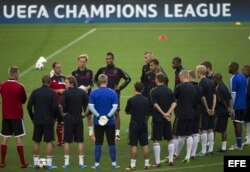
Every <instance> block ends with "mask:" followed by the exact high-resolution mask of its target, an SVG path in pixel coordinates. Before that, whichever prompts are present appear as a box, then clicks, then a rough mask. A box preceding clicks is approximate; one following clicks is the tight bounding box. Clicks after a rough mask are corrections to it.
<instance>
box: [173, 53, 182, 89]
mask: <svg viewBox="0 0 250 172" xmlns="http://www.w3.org/2000/svg"><path fill="white" fill-rule="evenodd" d="M172 68H173V69H175V84H174V88H176V86H177V85H178V84H180V83H181V81H180V77H179V73H180V72H181V71H182V70H183V69H184V68H183V66H182V64H181V58H180V57H174V58H173V60H172Z"/></svg>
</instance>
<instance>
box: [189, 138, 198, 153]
mask: <svg viewBox="0 0 250 172" xmlns="http://www.w3.org/2000/svg"><path fill="white" fill-rule="evenodd" d="M198 143H199V134H193V145H192V151H191V156H195V155H196V151H197V147H198Z"/></svg>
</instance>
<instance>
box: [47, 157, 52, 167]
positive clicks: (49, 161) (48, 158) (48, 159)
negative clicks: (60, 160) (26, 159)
mask: <svg viewBox="0 0 250 172" xmlns="http://www.w3.org/2000/svg"><path fill="white" fill-rule="evenodd" d="M47 165H48V166H52V156H47Z"/></svg>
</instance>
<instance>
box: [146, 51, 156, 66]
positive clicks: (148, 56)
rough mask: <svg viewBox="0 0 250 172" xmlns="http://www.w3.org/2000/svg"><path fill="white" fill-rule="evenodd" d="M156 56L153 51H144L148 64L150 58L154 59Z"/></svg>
mask: <svg viewBox="0 0 250 172" xmlns="http://www.w3.org/2000/svg"><path fill="white" fill-rule="evenodd" d="M153 58H154V55H153V52H152V51H146V52H145V53H144V62H145V63H146V64H148V63H149V62H150V60H152V59H153Z"/></svg>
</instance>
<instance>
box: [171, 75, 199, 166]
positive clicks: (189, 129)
mask: <svg viewBox="0 0 250 172" xmlns="http://www.w3.org/2000/svg"><path fill="white" fill-rule="evenodd" d="M179 77H180V81H181V84H179V85H177V87H176V88H175V91H174V95H175V98H176V100H177V107H176V110H175V113H176V114H177V116H178V124H177V136H178V144H177V148H176V151H175V155H176V156H177V157H178V156H179V155H180V152H181V149H182V147H183V145H184V143H185V141H186V143H187V154H186V156H185V159H183V160H182V162H184V163H189V161H190V156H191V151H192V146H193V137H192V134H193V120H194V115H195V113H194V108H193V105H194V103H195V96H196V90H195V87H194V85H193V84H191V83H190V82H189V73H188V71H187V70H182V71H181V72H180V74H179Z"/></svg>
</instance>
